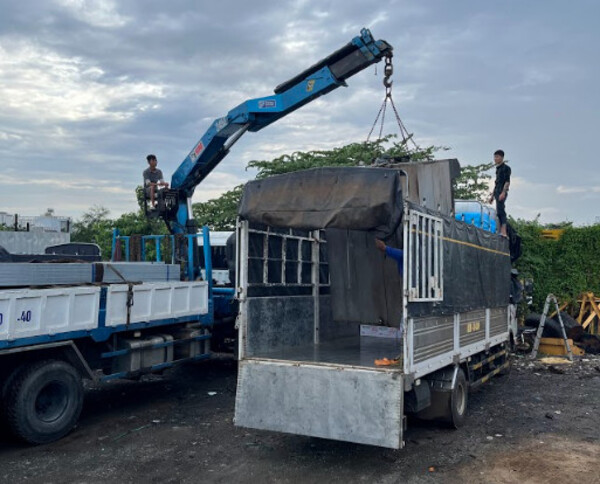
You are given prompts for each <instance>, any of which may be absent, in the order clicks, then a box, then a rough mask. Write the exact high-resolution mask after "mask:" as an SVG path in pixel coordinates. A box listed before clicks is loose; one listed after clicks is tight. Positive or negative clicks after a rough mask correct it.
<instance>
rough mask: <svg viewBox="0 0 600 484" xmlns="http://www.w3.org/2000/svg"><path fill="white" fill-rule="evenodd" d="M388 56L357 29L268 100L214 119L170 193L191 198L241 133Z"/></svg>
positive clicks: (182, 214)
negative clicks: (176, 191)
mask: <svg viewBox="0 0 600 484" xmlns="http://www.w3.org/2000/svg"><path fill="white" fill-rule="evenodd" d="M391 54H392V47H391V46H390V45H389V44H388V43H387V42H385V41H384V40H377V41H376V40H374V39H373V36H372V35H371V32H370V31H369V30H368V29H362V30H361V33H360V36H357V37H355V38H354V39H352V41H351V42H350V43H348V44H347V45H345V46H344V47H342V48H341V49H339V50H337V51H336V52H334V53H333V54H331V55H330V56H328V57H326V58H325V59H323V60H321V61H320V62H318V63H317V64H315V65H313V66H312V67H310V68H308V69H307V70H305V71H303V72H301V73H300V74H298V75H297V76H295V77H294V78H292V79H290V80H289V81H286V82H284V83H283V84H280V85H279V86H277V87H276V88H275V93H274V94H273V95H271V96H266V97H261V98H257V99H250V100H248V101H245V102H243V103H242V104H240V105H239V106H237V107H236V108H234V109H232V110H231V111H229V112H228V113H227V115H226V116H223V117H222V118H218V119H216V120H215V121H214V122H213V123H212V124H211V126H210V127H209V128H208V130H207V131H206V132H205V133H204V135H203V136H202V138H201V139H200V141H198V143H196V145H195V146H194V148H193V149H192V151H190V153H189V155H188V156H187V157H186V158H185V160H183V162H182V163H181V165H180V166H179V167H178V168H177V170H176V171H175V173H174V174H173V177H172V179H171V187H172V188H173V189H176V190H179V191H180V192H181V193H182V195H184V196H185V197H186V198H189V197H191V196H192V194H193V193H194V189H195V188H196V186H197V185H198V184H199V183H200V182H201V181H202V180H203V179H204V178H206V176H207V175H208V174H209V173H210V172H211V171H212V170H213V169H214V168H215V167H216V166H217V165H218V164H219V162H220V161H221V160H222V159H223V158H224V157H225V156H226V155H227V154H228V153H229V149H230V148H231V146H232V145H233V144H234V143H235V142H236V141H237V140H238V139H239V138H240V136H242V135H243V134H244V133H245V132H246V131H259V130H261V129H263V128H264V127H266V126H268V125H269V124H271V123H273V122H275V121H277V120H278V119H280V118H282V117H283V116H285V115H287V114H289V113H291V112H293V111H295V110H296V109H298V108H300V107H301V106H303V105H305V104H307V103H309V102H310V101H312V100H314V99H316V98H318V97H319V96H322V95H323V94H327V93H328V92H331V91H332V90H334V89H336V88H338V87H340V86H345V85H346V83H345V81H346V79H348V78H349V77H351V76H353V75H354V74H356V73H358V72H360V71H361V70H363V69H365V68H366V67H368V66H370V65H372V64H374V63H376V62H379V61H380V60H381V59H383V58H384V57H385V56H391ZM182 202H183V201H182ZM182 202H180V204H182ZM185 212H187V204H186V206H185V207H183V206H180V210H179V211H178V216H177V219H178V220H179V225H182V223H183V222H184V220H183V218H184V217H185V216H190V215H191V214H187V213H185Z"/></svg>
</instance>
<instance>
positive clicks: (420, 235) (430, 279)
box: [406, 210, 444, 302]
mask: <svg viewBox="0 0 600 484" xmlns="http://www.w3.org/2000/svg"><path fill="white" fill-rule="evenodd" d="M407 230H408V234H407V235H408V236H407V239H408V257H407V261H406V263H407V266H408V267H407V276H408V277H407V282H408V287H407V289H408V301H409V302H430V301H441V300H443V298H444V287H443V281H444V274H443V272H444V260H443V259H444V251H443V237H444V224H443V221H442V219H441V218H438V217H434V216H433V215H429V214H425V213H421V212H417V211H414V210H410V211H409V221H408V227H407Z"/></svg>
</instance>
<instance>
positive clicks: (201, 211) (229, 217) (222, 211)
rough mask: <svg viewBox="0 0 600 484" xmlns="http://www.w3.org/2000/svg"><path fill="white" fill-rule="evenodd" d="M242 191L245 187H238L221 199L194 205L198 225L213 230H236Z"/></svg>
mask: <svg viewBox="0 0 600 484" xmlns="http://www.w3.org/2000/svg"><path fill="white" fill-rule="evenodd" d="M242 189H243V185H238V186H237V187H235V188H234V189H233V190H229V191H228V192H225V193H223V195H221V196H220V197H219V198H215V199H212V200H208V201H207V202H203V203H194V204H193V205H192V213H193V214H194V219H195V220H196V222H197V223H198V225H199V226H201V227H202V226H204V225H208V227H209V228H210V229H211V230H234V229H235V220H236V218H237V209H238V205H239V203H240V199H241V197H242Z"/></svg>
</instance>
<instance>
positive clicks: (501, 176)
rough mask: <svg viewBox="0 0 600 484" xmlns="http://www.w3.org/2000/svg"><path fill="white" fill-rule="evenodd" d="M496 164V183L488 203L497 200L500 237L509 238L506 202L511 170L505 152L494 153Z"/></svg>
mask: <svg viewBox="0 0 600 484" xmlns="http://www.w3.org/2000/svg"><path fill="white" fill-rule="evenodd" d="M494 163H495V165H496V183H495V185H494V191H493V192H492V194H491V195H490V199H489V200H488V203H492V200H494V199H495V200H496V214H497V215H498V222H499V223H500V235H502V236H503V237H507V235H506V210H505V208H504V204H505V202H506V197H508V188H509V187H510V171H511V170H510V166H508V165H507V164H506V163H505V162H504V151H502V150H497V151H496V152H495V153H494Z"/></svg>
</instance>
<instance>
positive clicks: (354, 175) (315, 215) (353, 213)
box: [239, 167, 402, 237]
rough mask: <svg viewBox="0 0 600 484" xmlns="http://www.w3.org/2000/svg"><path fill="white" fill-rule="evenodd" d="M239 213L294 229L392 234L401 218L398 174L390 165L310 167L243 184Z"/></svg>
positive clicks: (258, 220)
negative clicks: (345, 230) (364, 231)
mask: <svg viewBox="0 0 600 484" xmlns="http://www.w3.org/2000/svg"><path fill="white" fill-rule="evenodd" d="M239 215H240V216H241V217H242V218H243V219H245V220H248V221H250V222H251V223H259V224H265V225H269V226H271V227H289V228H295V229H308V230H310V229H323V228H337V229H352V230H368V231H373V232H374V234H376V235H377V236H378V237H388V236H390V235H391V234H393V233H394V232H395V230H396V228H397V227H398V224H399V223H400V220H401V219H402V195H401V183H400V173H399V172H398V171H396V170H392V169H383V168H362V167H334V168H314V169H311V170H305V171H299V172H295V173H288V174H285V175H279V176H274V177H269V178H266V179H264V180H255V181H251V182H249V183H247V184H246V186H245V188H244V193H243V196H242V200H241V202H240V208H239Z"/></svg>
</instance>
